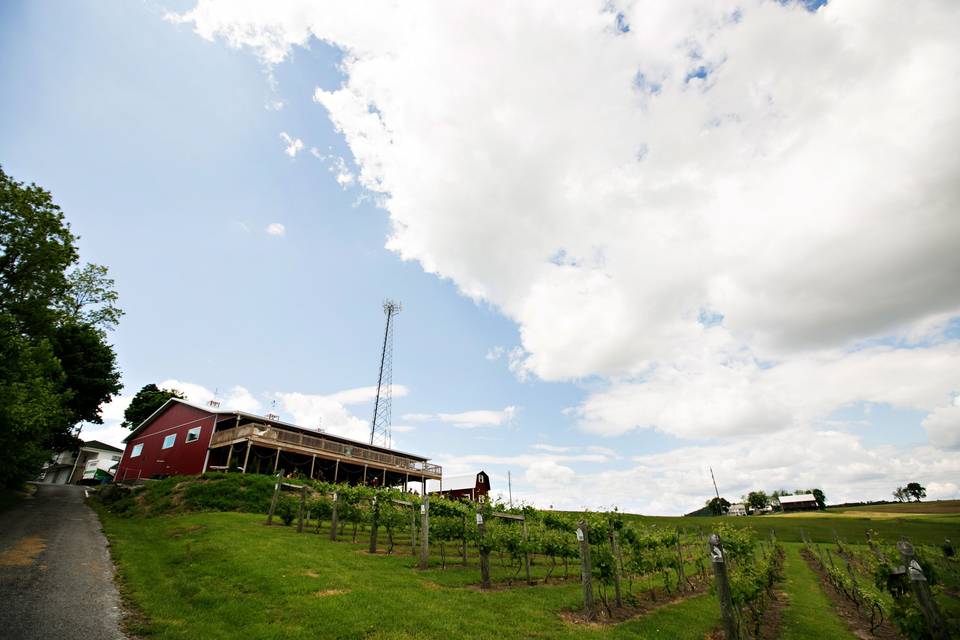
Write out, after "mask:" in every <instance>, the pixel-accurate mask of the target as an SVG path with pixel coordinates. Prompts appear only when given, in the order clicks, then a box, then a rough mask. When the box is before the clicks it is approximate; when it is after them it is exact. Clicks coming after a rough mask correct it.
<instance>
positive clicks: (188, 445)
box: [116, 398, 442, 488]
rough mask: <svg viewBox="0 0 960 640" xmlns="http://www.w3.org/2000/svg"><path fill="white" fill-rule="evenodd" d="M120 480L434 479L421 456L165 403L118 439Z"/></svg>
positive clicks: (404, 482)
mask: <svg viewBox="0 0 960 640" xmlns="http://www.w3.org/2000/svg"><path fill="white" fill-rule="evenodd" d="M124 443H125V444H126V450H125V451H124V452H123V458H122V460H121V461H120V466H119V469H118V470H117V475H116V480H117V481H118V482H128V481H136V480H140V479H144V478H165V477H167V476H174V475H195V474H200V473H203V472H205V471H210V470H216V471H238V472H240V473H267V474H273V473H277V472H279V471H281V470H282V471H284V472H285V473H286V474H292V473H297V474H300V475H303V476H304V477H308V478H312V479H315V480H325V481H328V482H346V483H348V484H368V485H374V486H390V487H399V486H402V487H404V488H408V485H409V483H411V482H415V483H420V484H421V486H422V487H425V486H426V483H427V481H428V480H440V478H441V474H442V469H441V468H440V466H439V465H435V464H430V462H428V459H427V458H424V457H423V456H418V455H416V454H412V453H403V452H400V451H395V450H393V449H387V448H385V447H379V446H376V445H371V444H368V443H365V442H358V441H356V440H351V439H349V438H343V437H341V436H335V435H332V434H329V433H324V432H322V431H319V430H316V429H307V428H305V427H300V426H297V425H294V424H290V423H288V422H283V421H281V420H280V419H279V416H275V415H268V416H258V415H255V414H252V413H246V412H244V411H225V410H221V409H219V408H218V406H216V403H211V405H210V406H206V407H201V406H198V405H194V404H191V403H189V402H186V401H184V400H180V399H179V398H171V399H170V400H168V401H167V402H166V403H165V404H164V405H163V406H162V407H160V408H159V409H157V411H155V412H154V413H153V415H151V416H150V417H148V418H147V419H146V420H144V421H143V422H142V423H140V425H139V426H138V427H137V428H136V429H134V430H133V432H132V433H131V434H130V435H129V436H127V437H126V439H124Z"/></svg>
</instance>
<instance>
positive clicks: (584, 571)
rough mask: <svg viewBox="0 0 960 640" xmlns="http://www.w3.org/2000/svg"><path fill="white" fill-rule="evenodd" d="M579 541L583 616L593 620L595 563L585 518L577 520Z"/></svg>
mask: <svg viewBox="0 0 960 640" xmlns="http://www.w3.org/2000/svg"><path fill="white" fill-rule="evenodd" d="M577 542H579V543H580V581H581V582H582V583H583V616H584V617H585V618H586V619H587V620H593V616H594V604H593V565H592V564H591V563H590V528H589V527H588V526H587V522H586V521H585V520H580V521H579V522H577Z"/></svg>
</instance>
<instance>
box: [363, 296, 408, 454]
mask: <svg viewBox="0 0 960 640" xmlns="http://www.w3.org/2000/svg"><path fill="white" fill-rule="evenodd" d="M402 309H403V305H402V304H400V303H399V302H394V301H393V300H384V302H383V314H384V315H385V316H386V317H387V323H386V326H385V327H384V330H383V349H382V350H381V352H380V377H379V378H378V379H377V399H376V401H375V402H374V405H373V423H372V424H371V425H370V444H378V445H381V446H384V447H389V446H390V445H391V444H393V437H392V435H391V433H390V421H391V413H390V412H391V406H390V405H391V400H392V395H393V325H394V324H396V321H395V320H394V317H395V316H396V315H397V314H398V313H400V311H401V310H402Z"/></svg>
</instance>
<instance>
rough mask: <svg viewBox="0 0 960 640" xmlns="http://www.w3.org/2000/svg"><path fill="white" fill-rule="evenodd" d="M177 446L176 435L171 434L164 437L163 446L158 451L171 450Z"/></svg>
mask: <svg viewBox="0 0 960 640" xmlns="http://www.w3.org/2000/svg"><path fill="white" fill-rule="evenodd" d="M176 444H177V434H175V433H171V434H170V435H168V436H166V437H164V439H163V446H162V447H160V449H172V448H173V447H174V446H175V445H176Z"/></svg>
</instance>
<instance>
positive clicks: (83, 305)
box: [57, 264, 123, 329]
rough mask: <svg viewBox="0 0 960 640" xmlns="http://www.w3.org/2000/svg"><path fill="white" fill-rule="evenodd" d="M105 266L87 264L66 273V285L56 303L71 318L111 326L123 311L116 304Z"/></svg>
mask: <svg viewBox="0 0 960 640" xmlns="http://www.w3.org/2000/svg"><path fill="white" fill-rule="evenodd" d="M113 287H114V282H113V278H111V277H110V275H109V271H108V270H107V268H106V267H104V266H103V265H99V264H86V265H84V266H83V267H82V268H80V267H78V268H76V269H74V270H73V271H71V272H70V273H69V274H68V275H67V288H66V291H65V293H64V295H63V296H62V297H61V298H60V300H59V301H58V303H57V307H58V309H59V310H60V312H61V313H62V314H63V315H64V316H65V317H66V318H67V319H68V320H72V321H73V322H78V323H83V324H87V325H90V326H93V327H98V328H100V329H113V328H115V327H116V326H117V323H119V322H120V317H121V316H122V315H123V311H121V310H120V308H119V307H118V306H117V298H118V296H117V292H116V291H115V290H114V288H113Z"/></svg>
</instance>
